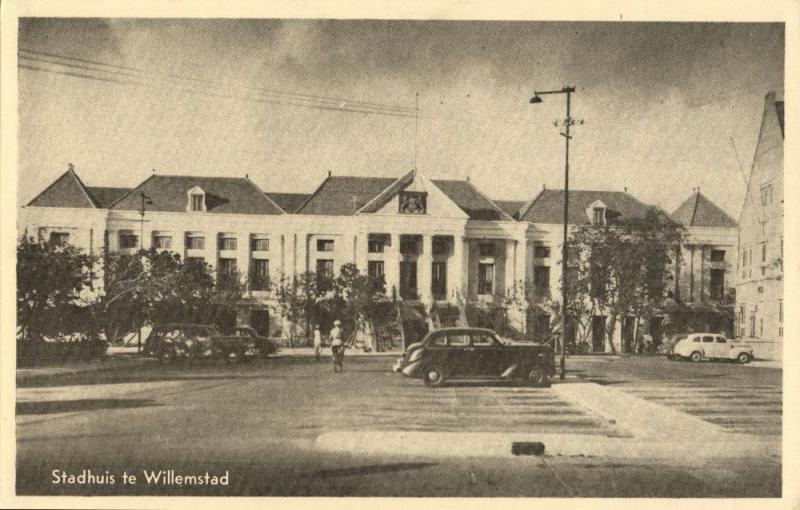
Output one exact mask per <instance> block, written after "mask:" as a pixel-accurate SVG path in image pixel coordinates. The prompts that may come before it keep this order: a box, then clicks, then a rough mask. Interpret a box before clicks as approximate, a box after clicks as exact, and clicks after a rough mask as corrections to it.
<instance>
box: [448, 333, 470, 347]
mask: <svg viewBox="0 0 800 510" xmlns="http://www.w3.org/2000/svg"><path fill="white" fill-rule="evenodd" d="M447 345H456V346H467V345H469V335H459V334H450V335H447Z"/></svg>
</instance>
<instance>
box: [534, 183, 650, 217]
mask: <svg viewBox="0 0 800 510" xmlns="http://www.w3.org/2000/svg"><path fill="white" fill-rule="evenodd" d="M597 200H601V201H602V202H603V203H604V204H606V207H607V208H608V209H609V210H610V211H612V212H615V213H617V214H619V215H620V216H621V217H622V218H635V217H641V216H644V214H645V213H646V212H647V210H648V209H650V206H649V205H647V204H644V203H642V202H640V201H638V200H636V199H635V198H633V197H632V196H631V195H629V194H628V193H625V192H622V191H592V190H570V191H569V211H568V214H567V218H568V220H569V223H571V224H582V223H588V222H589V221H590V219H589V217H588V216H587V215H586V208H587V207H589V206H590V205H591V204H592V203H594V202H596V201H597ZM520 219H521V220H523V221H528V222H531V223H562V222H563V221H564V190H560V189H552V190H551V189H546V190H543V191H542V192H541V193H539V195H538V196H537V197H536V198H534V199H533V201H531V203H530V204H529V205H527V206H525V207H523V209H522V213H521V218H520Z"/></svg>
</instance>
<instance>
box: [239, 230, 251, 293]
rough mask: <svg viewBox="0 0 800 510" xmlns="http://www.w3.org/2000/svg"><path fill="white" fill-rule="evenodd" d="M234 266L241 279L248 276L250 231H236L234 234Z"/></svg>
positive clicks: (245, 279) (245, 278) (244, 279)
mask: <svg viewBox="0 0 800 510" xmlns="http://www.w3.org/2000/svg"><path fill="white" fill-rule="evenodd" d="M236 266H237V269H239V272H240V273H241V277H242V280H243V281H247V279H248V278H249V276H250V233H249V232H238V233H237V234H236Z"/></svg>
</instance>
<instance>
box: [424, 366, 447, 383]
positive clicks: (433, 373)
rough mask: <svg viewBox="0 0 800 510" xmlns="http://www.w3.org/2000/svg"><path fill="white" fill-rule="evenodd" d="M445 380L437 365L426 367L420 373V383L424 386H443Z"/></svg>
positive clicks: (442, 371) (442, 370)
mask: <svg viewBox="0 0 800 510" xmlns="http://www.w3.org/2000/svg"><path fill="white" fill-rule="evenodd" d="M446 378H447V376H446V375H445V372H444V369H443V368H442V367H440V366H439V365H428V366H427V367H425V370H423V372H422V381H423V382H424V383H425V386H430V387H432V388H435V387H437V386H441V385H443V384H444V381H445V379H446Z"/></svg>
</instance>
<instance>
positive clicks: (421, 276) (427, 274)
mask: <svg viewBox="0 0 800 510" xmlns="http://www.w3.org/2000/svg"><path fill="white" fill-rule="evenodd" d="M432 253H433V237H432V236H431V235H428V234H424V235H423V236H422V251H421V252H420V254H419V257H417V292H418V293H419V298H420V300H421V301H422V302H423V303H430V302H431V300H432V299H433V296H432V295H431V278H432V272H431V264H432V263H433V256H432Z"/></svg>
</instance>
